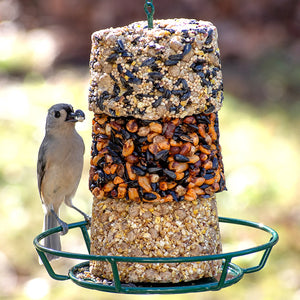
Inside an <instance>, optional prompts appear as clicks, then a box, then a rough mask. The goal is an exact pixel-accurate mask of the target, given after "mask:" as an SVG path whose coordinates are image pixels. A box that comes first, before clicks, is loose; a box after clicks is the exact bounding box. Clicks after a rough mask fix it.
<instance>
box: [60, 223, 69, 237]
mask: <svg viewBox="0 0 300 300" xmlns="http://www.w3.org/2000/svg"><path fill="white" fill-rule="evenodd" d="M59 225H60V226H61V227H62V231H61V232H60V234H61V235H65V234H67V233H68V231H69V226H68V224H67V223H65V222H64V221H62V220H60V221H59Z"/></svg>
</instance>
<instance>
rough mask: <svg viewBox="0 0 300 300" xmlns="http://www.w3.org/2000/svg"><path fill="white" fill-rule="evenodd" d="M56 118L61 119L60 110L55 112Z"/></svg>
mask: <svg viewBox="0 0 300 300" xmlns="http://www.w3.org/2000/svg"><path fill="white" fill-rule="evenodd" d="M54 117H55V118H59V117H60V112H59V111H58V110H56V111H55V112H54Z"/></svg>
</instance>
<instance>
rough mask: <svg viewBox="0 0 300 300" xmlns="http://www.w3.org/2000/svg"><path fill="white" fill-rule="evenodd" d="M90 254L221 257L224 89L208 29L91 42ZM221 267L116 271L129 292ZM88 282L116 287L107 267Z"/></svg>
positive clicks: (126, 34)
mask: <svg viewBox="0 0 300 300" xmlns="http://www.w3.org/2000/svg"><path fill="white" fill-rule="evenodd" d="M90 72H91V82H90V88H89V108H90V110H92V111H93V112H94V114H95V115H94V119H93V127H92V137H93V143H92V157H91V167H90V180H89V187H90V190H91V192H92V194H93V195H94V201H93V215H92V228H91V240H92V245H91V252H92V254H98V255H121V256H138V257H178V256H199V255H207V254H217V253H220V252H221V248H222V247H221V241H220V233H219V224H218V214H217V207H216V198H215V193H217V192H220V191H222V190H224V189H225V178H224V170H223V163H222V155H221V147H220V145H219V123H218V111H219V109H220V108H221V105H222V100H223V84H222V73H221V64H220V55H219V48H218V45H217V31H216V28H215V27H214V26H213V25H212V24H211V23H210V22H204V21H196V20H190V19H170V20H156V21H154V28H153V29H148V28H147V23H146V22H136V23H133V24H130V25H128V26H125V27H120V28H110V29H105V30H100V31H97V32H95V33H94V34H93V35H92V50H91V58H90ZM220 267H221V262H220V261H208V262H197V263H181V264H179V263H176V264H175V263H172V264H171V263H170V264H140V263H125V262H124V263H119V264H118V268H119V272H120V274H119V275H120V278H121V280H122V281H124V282H180V281H190V280H195V279H199V278H202V277H212V276H216V275H217V273H218V272H219V270H220ZM91 272H92V273H93V274H94V275H96V276H100V277H103V278H107V279H112V278H113V275H112V270H111V267H110V264H108V263H104V262H96V261H95V262H91Z"/></svg>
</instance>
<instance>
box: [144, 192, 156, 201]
mask: <svg viewBox="0 0 300 300" xmlns="http://www.w3.org/2000/svg"><path fill="white" fill-rule="evenodd" d="M143 197H144V199H146V200H155V199H156V198H157V196H156V195H154V194H152V193H144V195H143Z"/></svg>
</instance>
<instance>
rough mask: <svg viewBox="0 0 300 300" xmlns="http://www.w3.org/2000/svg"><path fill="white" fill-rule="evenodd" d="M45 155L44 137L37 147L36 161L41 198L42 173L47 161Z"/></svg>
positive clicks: (44, 171)
mask: <svg viewBox="0 0 300 300" xmlns="http://www.w3.org/2000/svg"><path fill="white" fill-rule="evenodd" d="M46 155H47V153H46V139H44V140H43V142H42V144H41V146H40V149H39V154H38V161H37V179H38V188H39V193H40V197H41V198H42V195H41V187H42V182H43V178H44V175H45V173H46V162H47V160H46Z"/></svg>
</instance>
